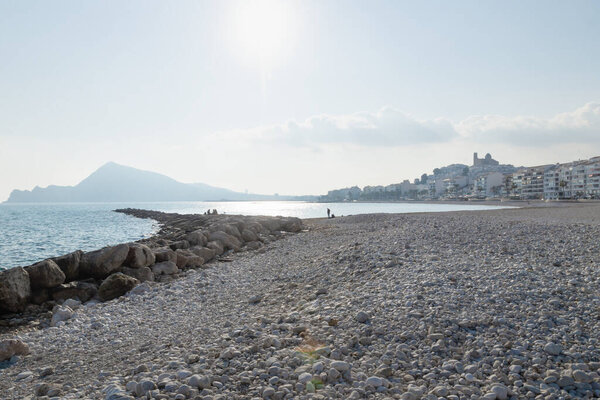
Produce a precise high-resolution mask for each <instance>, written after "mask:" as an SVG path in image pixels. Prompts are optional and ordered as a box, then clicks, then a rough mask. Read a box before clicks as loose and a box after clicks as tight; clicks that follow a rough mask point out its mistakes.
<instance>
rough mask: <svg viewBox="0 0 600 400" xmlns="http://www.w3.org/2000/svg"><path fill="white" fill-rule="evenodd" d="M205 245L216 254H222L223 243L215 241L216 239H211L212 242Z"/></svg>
mask: <svg viewBox="0 0 600 400" xmlns="http://www.w3.org/2000/svg"><path fill="white" fill-rule="evenodd" d="M206 247H208V248H209V249H211V250H212V251H214V252H215V255H216V256H220V255H221V254H223V253H224V252H225V248H224V247H223V243H221V242H219V241H217V240H213V241H212V242H208V243H207V244H206Z"/></svg>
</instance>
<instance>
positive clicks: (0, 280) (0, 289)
mask: <svg viewBox="0 0 600 400" xmlns="http://www.w3.org/2000/svg"><path fill="white" fill-rule="evenodd" d="M30 296H31V284H30V283H29V275H28V274H27V271H25V269H23V268H22V267H17V268H11V269H8V270H6V271H2V272H0V313H2V312H8V313H11V312H21V311H23V310H24V309H25V307H26V306H27V302H28V301H29V297H30Z"/></svg>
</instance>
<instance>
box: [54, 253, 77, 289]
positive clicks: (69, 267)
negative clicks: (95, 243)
mask: <svg viewBox="0 0 600 400" xmlns="http://www.w3.org/2000/svg"><path fill="white" fill-rule="evenodd" d="M81 256H83V251H81V250H77V251H74V252H73V253H69V254H65V255H64V256H60V257H54V258H52V259H51V260H52V261H54V262H55V263H56V265H58V267H59V268H60V269H61V270H62V272H63V273H64V274H65V282H71V281H74V280H76V279H78V278H79V263H80V262H81Z"/></svg>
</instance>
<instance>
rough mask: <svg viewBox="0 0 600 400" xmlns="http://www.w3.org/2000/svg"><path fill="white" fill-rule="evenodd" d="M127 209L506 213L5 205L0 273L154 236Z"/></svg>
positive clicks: (419, 207) (304, 214) (426, 207)
mask: <svg viewBox="0 0 600 400" xmlns="http://www.w3.org/2000/svg"><path fill="white" fill-rule="evenodd" d="M126 207H132V208H143V209H148V210H159V211H166V212H177V213H182V214H190V213H195V214H197V213H200V214H201V213H204V211H206V210H208V209H217V210H218V211H219V213H221V214H223V213H226V214H245V215H282V216H293V217H300V218H316V217H325V216H327V212H326V211H327V208H330V209H331V210H332V212H333V213H334V214H336V215H337V216H341V215H355V214H368V213H414V212H442V211H459V210H486V209H487V210H489V209H497V208H504V207H496V206H487V205H473V204H464V205H463V204H456V205H455V204H452V205H448V204H421V203H416V204H415V203H326V204H323V203H305V202H287V201H257V202H168V203H62V204H0V268H10V267H15V266H25V265H29V264H32V263H34V262H37V261H40V260H43V259H46V258H48V257H55V256H59V255H62V254H66V253H69V252H72V251H75V250H78V249H81V250H84V251H88V250H95V249H98V248H100V247H103V246H106V245H111V244H117V243H123V242H129V241H134V240H138V239H142V238H144V237H148V236H151V235H152V234H153V233H154V232H155V231H156V230H157V228H158V227H157V225H156V224H155V223H154V221H151V220H145V219H138V218H134V217H130V216H127V215H124V214H120V213H116V212H113V211H112V210H114V209H117V208H126Z"/></svg>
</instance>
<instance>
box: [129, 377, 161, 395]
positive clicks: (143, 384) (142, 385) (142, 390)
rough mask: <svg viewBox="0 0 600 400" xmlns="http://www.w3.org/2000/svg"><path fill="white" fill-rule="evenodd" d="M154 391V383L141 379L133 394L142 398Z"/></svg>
mask: <svg viewBox="0 0 600 400" xmlns="http://www.w3.org/2000/svg"><path fill="white" fill-rule="evenodd" d="M154 389H156V384H155V383H154V382H152V381H151V380H148V379H143V380H141V381H140V382H139V383H138V384H137V385H136V386H135V392H134V393H135V394H136V396H138V397H142V396H144V395H146V393H148V392H149V391H151V390H154Z"/></svg>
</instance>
